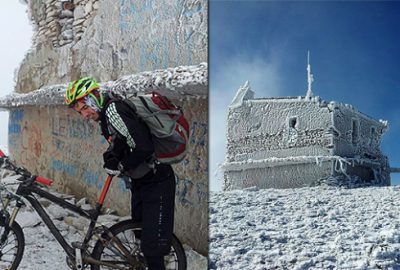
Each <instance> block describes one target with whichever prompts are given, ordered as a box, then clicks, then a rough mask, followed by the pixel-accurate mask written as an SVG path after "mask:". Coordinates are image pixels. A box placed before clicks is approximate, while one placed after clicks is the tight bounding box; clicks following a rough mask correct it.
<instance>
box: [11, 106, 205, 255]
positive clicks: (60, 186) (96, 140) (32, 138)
mask: <svg viewBox="0 0 400 270" xmlns="http://www.w3.org/2000/svg"><path fill="white" fill-rule="evenodd" d="M175 103H176V104H179V105H181V106H182V108H183V110H184V112H185V116H186V117H187V119H188V121H189V123H190V142H189V153H188V155H187V156H186V158H185V159H184V160H183V161H182V162H181V163H179V164H176V165H174V169H175V172H176V175H177V189H176V218H175V228H176V233H177V235H178V236H179V238H180V239H181V240H182V241H183V242H185V243H187V244H189V245H190V246H192V247H194V248H196V250H198V251H200V252H202V253H203V254H206V253H207V245H208V242H207V241H208V237H207V233H208V211H207V208H208V204H207V202H208V147H207V146H208V124H207V119H208V115H207V113H206V111H207V108H208V103H207V100H206V99H204V98H200V99H196V98H193V99H186V100H181V101H175ZM8 144H9V149H10V152H11V156H12V158H13V159H15V160H17V163H18V164H19V165H22V166H24V167H26V168H28V169H30V170H33V171H34V173H36V174H39V175H41V176H44V177H47V178H51V179H54V180H55V186H54V187H55V188H56V189H57V190H58V191H62V192H66V193H69V194H74V195H75V196H77V197H79V198H80V197H87V198H88V199H89V200H90V202H92V204H94V203H95V202H97V200H98V197H99V195H100V192H101V189H102V187H103V184H104V180H105V178H106V176H107V175H106V174H105V172H104V170H103V169H102V168H101V167H102V164H103V160H102V153H103V152H104V151H105V149H106V148H107V146H108V143H107V142H106V141H105V140H104V139H103V137H102V136H101V135H100V130H99V127H98V125H97V124H96V123H94V122H91V121H82V119H81V117H80V116H79V114H77V113H75V112H74V111H72V110H69V109H67V108H66V107H64V106H47V107H37V106H24V107H20V108H15V109H12V110H10V118H9V143H8ZM129 198H130V192H129V191H128V190H126V188H125V184H124V182H123V181H122V180H119V179H115V180H114V181H113V184H112V188H111V189H110V191H109V193H108V195H107V200H106V207H109V208H112V209H114V210H118V213H119V214H122V215H128V214H129V213H130V199H129Z"/></svg>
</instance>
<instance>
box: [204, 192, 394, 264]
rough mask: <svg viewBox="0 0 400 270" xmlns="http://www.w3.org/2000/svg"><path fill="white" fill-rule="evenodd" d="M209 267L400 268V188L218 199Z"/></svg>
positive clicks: (213, 195) (234, 194) (214, 202)
mask: <svg viewBox="0 0 400 270" xmlns="http://www.w3.org/2000/svg"><path fill="white" fill-rule="evenodd" d="M210 200H211V202H210V245H209V248H210V269H218V270H223V269H226V270H235V269H241V270H243V269H252V270H261V269H268V270H269V269H297V270H299V269H352V270H353V269H354V270H356V269H360V270H364V269H400V187H399V186H393V187H367V188H365V187H364V188H353V189H350V188H340V187H330V186H319V187H312V188H299V189H281V190H278V189H265V190H257V189H256V188H250V189H247V190H241V191H229V192H220V193H211V196H210Z"/></svg>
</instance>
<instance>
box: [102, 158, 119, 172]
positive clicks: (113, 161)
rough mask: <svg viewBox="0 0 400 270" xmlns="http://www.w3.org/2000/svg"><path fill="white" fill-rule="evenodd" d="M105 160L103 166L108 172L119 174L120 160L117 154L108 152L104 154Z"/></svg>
mask: <svg viewBox="0 0 400 270" xmlns="http://www.w3.org/2000/svg"><path fill="white" fill-rule="evenodd" d="M103 160H104V165H103V168H104V169H105V170H106V172H107V173H108V174H110V175H117V174H119V172H120V171H119V169H118V164H119V160H118V159H117V158H116V157H115V156H113V155H110V153H108V152H106V153H104V154H103Z"/></svg>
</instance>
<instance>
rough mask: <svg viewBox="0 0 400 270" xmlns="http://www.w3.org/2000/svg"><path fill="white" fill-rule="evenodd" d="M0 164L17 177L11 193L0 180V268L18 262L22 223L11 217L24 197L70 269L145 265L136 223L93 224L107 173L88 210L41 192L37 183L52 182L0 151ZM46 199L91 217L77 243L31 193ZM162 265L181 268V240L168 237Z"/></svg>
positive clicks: (139, 268) (15, 265) (9, 267)
mask: <svg viewBox="0 0 400 270" xmlns="http://www.w3.org/2000/svg"><path fill="white" fill-rule="evenodd" d="M0 167H2V168H5V169H8V170H11V171H14V172H15V173H16V174H17V175H19V176H20V177H19V178H18V179H17V180H19V181H20V183H19V182H18V187H17V189H16V192H12V191H10V190H9V189H7V185H6V184H3V183H1V184H0V204H2V205H1V207H0V269H6V270H16V269H17V268H18V265H19V264H20V262H21V259H22V255H23V252H24V248H25V238H24V233H23V230H22V228H21V226H20V225H19V224H18V223H17V222H16V221H15V218H16V216H17V214H18V211H19V210H20V209H21V207H22V206H24V205H25V201H28V202H29V203H30V204H31V205H32V207H33V209H34V210H35V211H36V212H37V213H38V215H39V216H40V218H41V219H42V220H43V222H44V224H45V225H46V226H47V227H48V228H49V230H50V232H51V233H52V234H53V236H54V237H55V239H56V240H57V241H58V243H59V244H60V245H61V247H62V248H63V249H64V251H65V252H66V254H67V264H68V266H69V268H71V269H74V270H83V269H91V270H101V269H121V270H127V269H130V270H131V269H132V270H133V269H137V270H145V269H147V264H146V260H145V257H144V255H143V253H142V252H141V250H140V233H141V227H140V224H136V223H134V222H133V221H132V220H124V221H121V222H118V223H116V224H114V225H113V226H111V227H106V226H103V225H101V224H98V223H97V219H98V217H99V215H100V213H101V208H102V206H103V203H104V200H105V197H106V195H107V192H108V189H109V187H110V184H111V181H112V178H113V177H112V176H110V175H109V176H108V177H107V179H106V181H105V184H104V186H103V189H102V192H101V195H100V198H99V201H98V203H97V204H96V208H95V209H93V210H83V209H82V208H80V207H78V206H76V205H74V204H71V203H69V202H68V201H66V200H65V199H62V198H60V197H57V196H56V195H53V194H51V193H50V192H48V191H46V190H45V188H43V186H42V185H45V186H50V185H52V183H53V181H52V180H50V179H46V178H43V177H40V176H36V175H33V174H32V173H30V172H29V171H28V170H27V169H25V168H23V167H17V166H16V165H14V164H13V163H12V162H11V161H10V159H9V158H8V157H7V156H6V155H5V154H4V153H3V152H2V151H1V150H0ZM37 196H38V197H41V198H45V199H47V200H49V201H51V202H53V203H55V204H57V205H59V206H61V207H63V208H65V209H68V210H70V211H72V212H74V213H76V214H78V215H79V216H82V217H85V218H87V219H88V220H90V224H89V226H88V229H87V231H86V234H85V237H84V239H83V240H82V241H81V242H72V243H68V242H67V240H66V239H65V238H64V237H63V236H62V234H61V233H60V231H59V230H58V229H57V227H56V225H55V224H54V222H53V221H52V220H51V218H50V216H49V215H48V214H47V213H46V211H45V210H44V208H43V206H42V205H41V204H40V202H39V200H38V199H37V198H36V197H37ZM164 258H165V266H166V269H171V270H172V269H175V270H186V256H185V252H184V249H183V247H182V244H181V243H180V242H179V240H178V238H177V237H176V236H175V235H173V238H172V246H171V251H170V253H169V254H168V255H167V256H165V257H164Z"/></svg>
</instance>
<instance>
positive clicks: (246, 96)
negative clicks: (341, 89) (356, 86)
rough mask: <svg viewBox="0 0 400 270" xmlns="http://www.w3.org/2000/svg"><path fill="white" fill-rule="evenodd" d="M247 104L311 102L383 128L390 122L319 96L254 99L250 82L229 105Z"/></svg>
mask: <svg viewBox="0 0 400 270" xmlns="http://www.w3.org/2000/svg"><path fill="white" fill-rule="evenodd" d="M245 102H250V103H256V104H257V103H266V102H268V103H271V102H272V103H283V102H309V103H317V104H318V106H319V107H327V108H329V109H330V111H333V110H334V109H340V108H347V109H349V110H351V111H353V112H354V113H356V114H358V115H359V116H361V117H364V118H367V119H370V120H373V121H376V122H379V123H380V124H381V125H382V126H383V127H388V122H387V121H386V120H375V119H374V118H372V117H371V116H369V115H367V114H365V113H362V112H360V111H359V110H357V109H356V108H355V107H354V106H353V105H350V104H345V103H340V102H337V101H330V102H328V101H325V100H323V99H321V98H320V97H319V96H310V97H305V96H297V97H268V98H254V91H252V90H251V88H250V84H249V82H248V81H246V82H245V84H244V85H243V86H242V87H240V88H239V89H238V91H237V92H236V95H235V97H234V98H233V100H232V102H231V104H230V105H229V108H230V109H236V108H238V107H240V106H242V105H243V103H245Z"/></svg>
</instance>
